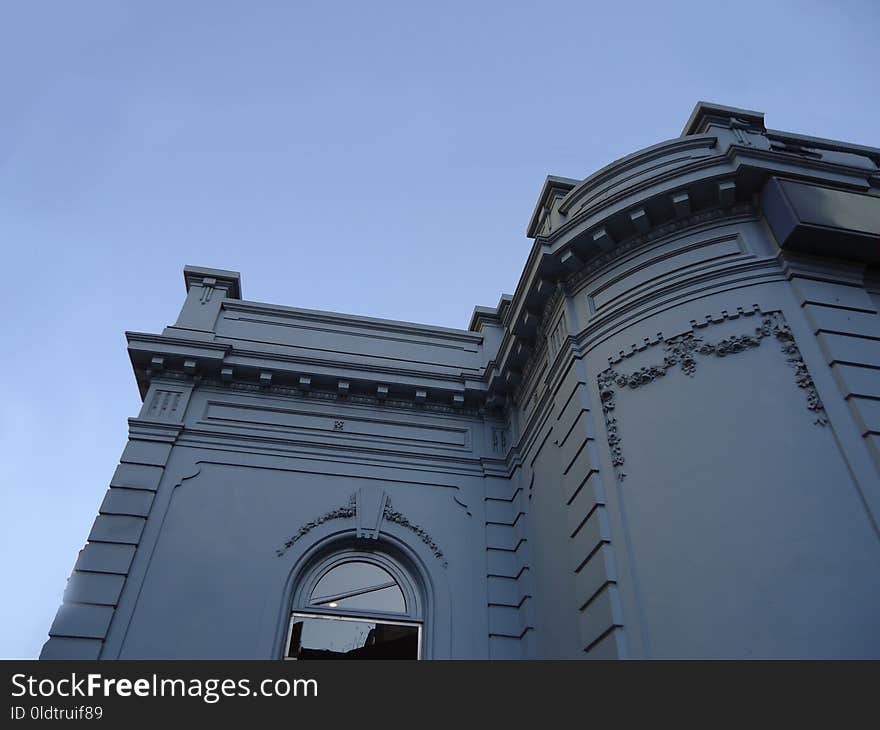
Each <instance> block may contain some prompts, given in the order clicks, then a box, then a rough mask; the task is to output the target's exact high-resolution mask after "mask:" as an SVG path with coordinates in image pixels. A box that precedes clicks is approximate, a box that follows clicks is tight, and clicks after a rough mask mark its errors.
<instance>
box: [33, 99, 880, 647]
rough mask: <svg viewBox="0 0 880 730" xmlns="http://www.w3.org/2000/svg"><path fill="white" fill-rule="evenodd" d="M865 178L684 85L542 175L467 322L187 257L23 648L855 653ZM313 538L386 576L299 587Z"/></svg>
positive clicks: (865, 155)
mask: <svg viewBox="0 0 880 730" xmlns="http://www.w3.org/2000/svg"><path fill="white" fill-rule="evenodd" d="M878 165H880V150H877V149H874V148H869V147H863V146H859V145H852V144H846V143H841V142H834V141H830V140H823V139H816V138H812V137H806V136H803V135H796V134H790V133H784V132H779V131H775V130H768V129H766V127H765V126H764V119H763V115H762V114H760V113H757V112H752V111H747V110H743V109H732V108H728V107H722V106H717V105H712V104H706V103H700V104H698V105H697V107H696V109H695V110H694V112H693V114H692V115H691V118H690V119H689V121H688V123H687V125H686V127H685V129H684V131H683V133H682V135H681V136H680V137H679V138H677V139H674V140H671V141H668V142H663V143H660V144H657V145H654V146H652V147H649V148H647V149H645V150H641V151H639V152H636V153H634V154H632V155H629V156H627V157H625V158H623V159H621V160H618V161H616V162H614V163H613V164H611V165H609V166H607V167H606V168H603V169H602V170H599V171H598V172H596V173H595V174H593V175H591V176H590V177H588V178H586V179H584V180H572V179H566V178H557V177H549V178H548V179H547V181H546V183H545V185H544V188H543V190H542V192H541V195H540V198H539V200H538V204H537V206H536V208H535V211H534V214H533V216H532V218H531V221H530V223H529V228H528V235H529V237H530V238H533V239H534V245H533V247H532V251H531V255H530V257H529V259H528V261H527V264H526V267H525V270H524V271H523V274H522V277H521V279H520V281H519V283H518V285H517V287H516V291H515V293H514V294H513V295H512V296H503V297H502V298H501V301H500V302H499V304H498V306H497V307H495V308H488V307H477V308H476V309H475V310H474V315H473V317H472V320H471V323H470V327H469V329H468V330H452V329H445V328H438V327H431V326H426V325H419V324H411V323H403V322H393V321H388V320H378V319H371V318H367V317H360V316H349V315H340V314H334V313H328V312H317V311H311V310H303V309H296V308H291V307H283V306H276V305H268V304H260V303H255V302H249V301H247V300H244V299H243V298H242V294H241V284H240V278H239V275H238V274H237V273H235V272H228V271H219V270H215V269H201V268H194V267H187V269H186V270H185V272H184V273H185V280H186V286H187V297H186V300H185V303H184V305H183V307H182V310H181V313H180V317H179V319H178V321H177V322H176V323H175V324H174V325H172V326H170V327H167V328H165V330H164V331H163V332H162V334H159V335H154V334H143V333H128V335H127V336H128V342H129V352H130V355H131V360H132V364H133V366H134V370H135V374H136V376H137V382H138V385H139V387H140V390H141V394H142V396H143V398H144V405H143V408H142V410H141V412H140V414H139V415H138V417H136V418H132V419H131V420H130V440H129V443H128V446H127V447H126V449H125V451H124V453H123V455H122V458H121V462H120V465H119V467H118V469H117V471H116V474H115V476H114V478H113V480H112V482H111V484H110V488H109V490H108V492H107V495H106V498H105V499H104V502H103V503H102V505H101V508H100V515H99V516H98V518H97V519H96V521H95V524H94V526H93V528H92V531H91V533H90V535H89V541H88V543H87V545H86V546H85V548H84V549H83V551H81V553H80V556H79V558H78V560H77V563H76V566H75V569H74V572H73V574H72V576H71V579H70V581H69V584H68V589H67V592H66V594H65V602H64V604H63V605H62V607H61V608H60V609H59V612H58V615H57V617H56V620H55V622H54V624H53V626H52V629H51V631H50V639H49V641H48V642H47V644H46V645H45V647H44V650H43V654H42V656H43V658H107V659H113V658H273V657H275V658H282V657H284V656H285V655H287V654H288V653H289V652H290V642H291V634H292V632H293V633H295V632H296V631H299V630H300V629H301V627H300V629H298V628H296V626H297V624H296V617H295V616H294V618H293V619H292V618H291V616H292V614H294V613H296V612H297V611H305V615H306V620H307V621H312V622H315V621H318V619H321V620H323V619H324V618H326V619H328V620H330V619H334V620H337V619H338V620H340V621H342V620H350V619H355V618H358V617H360V619H363V620H366V619H367V618H369V620H370V621H372V622H373V623H372V624H371V625H372V626H373V627H374V628H373V629H371V630H370V634H369V637H371V638H366V639H364V641H365V642H366V644H365V646H366V645H367V644H370V642H378V643H376V644H375V646H377V647H380V648H381V646H380V645H381V642H382V641H383V640H386V639H387V641H388V642H389V644H388V645H390V643H391V642H393V641H397V644H396V646H403V644H402V643H401V642H402V641H404V639H405V640H406V641H409V638H406V637H410V636H412V631H416V630H417V631H418V654H419V656H421V657H425V658H448V657H453V658H572V659H575V658H680V657H693V658H703V657H709V658H711V657H725V658H762V657H774V658H775V657H785V658H789V657H816V658H865V657H871V658H878V657H880V538H878V534H880V533H878V518H880V405H878V404H880V316H878V308H880V275H878V266H880V167H878ZM337 554H338V555H339V556H341V557H340V559H339V560H343V558H344V556H346V555H350V556H355V557H352V558H351V560H353V561H355V562H354V563H352V566H353V567H352V566H350V571H351V572H353V573H354V572H357V570H362V571H363V572H364V575H365V576H368V574H369V573H370V571H371V570H372V571H374V573H373V574H375V575H378V576H380V577H379V578H375V579H368V577H367V578H363V579H362V580H361V579H360V578H359V580H361V583H363V585H362V586H360V584H359V583H358V584H355V583H356V581H355V583H352V585H351V586H342V587H341V588H340V587H337V588H334V590H335V591H336V592H335V593H334V592H333V591H331V592H330V593H327V592H326V591H324V593H326V595H321V596H317V597H315V596H314V595H313V593H314V591H312V588H313V587H314V586H315V585H320V582H319V581H320V579H321V575H317V574H315V573H314V570H315V568H314V566H315V565H319V564H323V563H320V561H327V560H329V561H330V562H329V563H328V565H329V564H333V565H335V564H337V563H338V562H339V560H336V559H335V558H334V555H337ZM357 556H360V558H357ZM370 556H373V558H375V559H373V558H371V557H370ZM356 558H357V560H361V563H363V565H361V564H360V563H357V560H356ZM316 561H317V562H316ZM334 561H335V562H334ZM383 561H384V562H383ZM343 562H344V560H343ZM367 564H369V566H372V567H364V566H367ZM359 566H360V567H359ZM383 566H384V567H383ZM386 569H387V573H388V575H391V576H392V578H390V579H388V580H385V578H383V577H382V576H383V575H384V574H383V573H382V572H381V571H382V570H386ZM376 571H379V572H376ZM329 580H330V579H329V578H328V581H329ZM371 580H372V583H371V582H370V581H371ZM383 581H385V582H383ZM306 585H308V586H309V590H308V591H306V589H305V588H304V586H306ZM395 585H396V586H399V590H400V592H401V595H404V596H405V597H404V599H403V600H404V603H405V604H406V606H405V608H404V609H400V607H399V606H398V605H397V604H395V603H381V602H375V601H374V598H373V597H375V596H380V595H391V593H394V591H396V590H398V589H397V588H395V587H394V586H395ZM358 586H360V587H358ZM315 590H316V591H317V588H315ZM328 590H329V589H328ZM304 591H306V592H305V593H304ZM309 591H312V592H309ZM317 592H318V593H321V592H322V591H317ZM383 592H384V593H383ZM303 596H306V598H303ZM308 596H311V598H309V597H308ZM394 596H397V593H394ZM376 600H378V599H376ZM395 600H398V599H397V598H395ZM370 601H374V602H373V603H370ZM343 604H344V605H343ZM330 606H332V607H334V608H333V610H334V611H336V612H337V613H338V614H339V615H338V616H330V614H331V613H332V611H331V609H330V608H328V607H330ZM364 607H366V608H364ZM309 611H312V613H309ZM395 611H397V613H395ZM328 625H329V624H328ZM337 625H341V624H334V626H337ZM383 627H384V628H383ZM389 627H390V628H389ZM401 627H403V628H401ZM407 627H410V628H407ZM412 627H415V628H412ZM383 631H384V632H385V633H383ZM407 631H410V633H409V634H406V637H404V633H406V632H407ZM383 636H384V637H385V639H383V638H382V637H383ZM377 637H378V638H377ZM389 637H390V638H389ZM401 637H403V638H401ZM371 646H372V645H371ZM407 646H408V645H407ZM313 648H314V647H313ZM317 648H320V647H317ZM378 650H380V649H376V651H378Z"/></svg>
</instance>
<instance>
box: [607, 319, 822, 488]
mask: <svg viewBox="0 0 880 730" xmlns="http://www.w3.org/2000/svg"><path fill="white" fill-rule="evenodd" d="M754 314H758V315H761V312H760V311H759V310H758V308H757V307H755V310H754V311H749V312H743V310H742V309H739V313H738V314H736V315H732V316H730V315H727V313H726V312H725V313H724V314H723V315H722V317H720V318H717V319H712V318H707V323H705V324H697V323H696V322H691V327H692V330H691V332H687V333H685V334H683V335H679V336H678V337H673V338H672V339H669V340H665V339H663V337H662V336H658V339H657V340H656V341H655V342H649V341H646V345H645V346H641V347H638V348H636V347H633V351H636V350H644V349H646V347H651V346H655V345H659V344H661V343H662V346H663V351H664V356H663V362H662V363H658V364H656V365H649V366H647V367H642V368H639V369H638V370H635V371H633V372H632V373H630V374H628V375H627V374H624V373H621V372H618V371H617V370H615V369H614V364H616V363H618V362H620V361H621V360H622V359H623V357H629V356H630V355H631V353H630V354H624V353H621V356H620V357H617V358H616V359H615V358H609V361H610V362H611V365H610V366H609V367H608V368H607V369H606V370H604V371H602V372H601V373H599V376H598V383H599V397H600V401H601V404H602V413H603V415H604V419H605V430H606V432H607V435H608V447H609V449H610V450H611V463H612V465H613V466H614V469H615V471H616V472H617V477H618V479H620V480H621V481H622V480H623V479H624V478H625V477H626V474H625V473H624V472H623V471H622V467H623V464H624V461H625V459H624V456H623V447H622V445H621V437H620V431H619V427H618V423H617V418H616V417H615V414H614V410H615V398H616V396H617V392H618V391H619V390H624V389H627V388H629V389H630V390H636V389H638V388H641V387H644V386H645V385H648V384H649V383H652V382H654V381H655V380H657V379H658V378H662V377H664V376H665V375H666V372H667V371H668V370H669V369H670V368H674V367H678V368H679V369H680V370H681V371H682V372H683V373H684V374H685V375H687V376H688V377H694V374H695V373H696V370H697V363H698V357H697V356H704V357H711V356H714V357H728V356H730V355H734V354H736V353H739V352H744V351H746V350H751V349H754V348H756V347H760V346H761V343H762V342H763V341H764V340H765V339H767V338H773V339H775V340H776V341H777V342H778V343H779V346H780V350H781V351H782V353H783V354H784V355H785V359H786V362H788V364H789V365H790V366H791V367H792V368H793V369H794V379H795V382H796V383H797V385H798V387H799V388H803V390H804V392H805V394H806V401H807V403H806V405H807V410H809V411H810V412H812V413H814V414H815V415H816V418H815V419H814V421H813V423H814V424H816V425H818V426H826V425H827V424H828V417H827V415H826V413H825V408H824V407H823V405H822V401H821V399H820V398H819V393H818V392H817V391H816V387H815V385H814V384H813V379H812V377H811V376H810V373H809V371H808V370H807V366H806V363H804V359H803V356H802V355H801V352H800V350H799V349H798V347H797V345H796V344H795V341H794V335H793V334H792V332H791V328H790V327H789V326H788V324H787V323H786V321H785V319H784V318H783V316H782V313H781V312H771V313H768V314H763V315H761V316H762V317H763V318H762V320H761V324H760V325H759V326H758V327H756V328H755V330H754V334H746V335H733V336H731V337H727V338H724V339H722V340H719V341H718V342H715V343H711V342H706V341H705V340H704V339H703V338H702V337H701V336H700V335H699V334H697V332H696V329H697V328H698V327H705V326H706V325H707V324H714V323H717V322H722V321H724V320H725V319H736V318H737V317H739V316H741V315H744V316H751V315H754Z"/></svg>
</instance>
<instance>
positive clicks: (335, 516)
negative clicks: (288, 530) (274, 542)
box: [275, 493, 357, 557]
mask: <svg viewBox="0 0 880 730" xmlns="http://www.w3.org/2000/svg"><path fill="white" fill-rule="evenodd" d="M356 513H357V493H355V494H352V495H351V497H350V498H349V500H348V503H347V504H345V505H343V506H342V507H337V508H336V509H332V510H330V511H329V512H325V513H324V514H322V515H321V516H320V517H316V518H315V519H314V520H312V521H311V522H306V524H304V525H303V526H302V527H300V528H299V530H297V531H296V532H295V533H294V535H293V536H292V537H291V538H290V539H289V540H287V542H285V543H284V546H283V547H281V548H279V549H278V550H276V551H275V554H276V555H278V557H281V556H282V555H284V553H286V552H287V551H288V550H290V548H292V547H293V546H294V545H295V544H296V542H297V541H298V540H301V539H302V538H303V537H305V536H306V535H308V534H309V533H310V532H311V531H312V530H314V529H315V528H316V527H318V526H319V525H323V524H324V523H325V522H330V520H344V519H349V518H351V517H354V516H355V514H356Z"/></svg>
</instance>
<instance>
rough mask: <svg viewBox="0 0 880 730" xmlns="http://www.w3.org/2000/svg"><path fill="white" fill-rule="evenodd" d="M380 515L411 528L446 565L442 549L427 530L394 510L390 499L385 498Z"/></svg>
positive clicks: (444, 565) (408, 528)
mask: <svg viewBox="0 0 880 730" xmlns="http://www.w3.org/2000/svg"><path fill="white" fill-rule="evenodd" d="M382 516H383V517H384V518H385V519H386V520H388V521H389V522H394V523H395V524H398V525H400V526H401V527H405V528H406V529H407V530H411V531H412V532H414V533H415V534H416V535H418V537H419V539H421V541H422V542H423V543H425V545H427V546H428V549H429V550H430V551H431V552H432V553H434V557H435V558H437V560H439V561H440V562H441V563H442V564H443V567H444V568H445V567H447V565H448V563H447V562H446V558H445V557H444V555H443V551H442V550H441V549H440V548H439V547H437V543H436V542H434V538H432V537H431V535H430V534H429V533H428V531H427V530H425V529H424V528H423V527H420V526H419V525H417V524H415V523H413V522H410V521H409V519H408V518H407V517H406V515H404V514H403V513H402V512H398V511H397V510H395V509H394V507H393V506H392V505H391V500H390V499H386V500H385V508H384V510H383V512H382Z"/></svg>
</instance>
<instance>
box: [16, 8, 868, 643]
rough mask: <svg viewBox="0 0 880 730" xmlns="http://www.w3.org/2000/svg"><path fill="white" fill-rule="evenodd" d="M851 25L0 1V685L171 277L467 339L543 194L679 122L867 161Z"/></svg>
mask: <svg viewBox="0 0 880 730" xmlns="http://www.w3.org/2000/svg"><path fill="white" fill-rule="evenodd" d="M878 32H880V6H878V5H877V4H876V3H872V2H858V1H852V2H846V1H843V2H826V3H816V2H808V1H804V2H760V3H756V2H751V1H749V0H740V1H739V2H736V3H733V4H731V3H716V4H713V3H706V2H700V3H674V2H672V3H655V2H644V3H643V2H621V3H591V2H585V1H584V0H581V1H580V2H571V3H569V2H566V1H559V2H554V3H552V4H540V3H517V2H515V1H514V2H503V3H488V2H478V1H475V0H471V1H470V2H457V1H452V2H443V3H436V2H433V3H418V2H408V3H407V2H404V3H385V2H381V1H380V0H377V1H376V2H372V3H346V2H337V3H332V4H331V3H318V2H316V3H309V2H283V3H282V2H278V3H275V2H252V3H243V2H241V3H223V2H187V3H179V2H178V3H165V2H158V1H156V0H151V2H138V3H132V2H121V1H118V0H115V1H112V2H111V1H108V2H92V1H90V0H80V1H79V2H76V3H73V2H63V1H61V0H58V1H57V2H44V1H42V0H33V1H31V2H18V3H15V2H11V3H6V4H4V6H3V8H2V10H0V94H2V97H0V98H2V109H3V112H2V114H0V251H2V257H3V261H4V263H5V268H4V272H3V273H4V276H3V279H2V281H3V286H4V290H5V291H4V294H5V297H4V300H5V302H6V304H5V307H6V311H7V313H8V315H9V316H8V317H7V319H6V326H5V328H4V339H5V341H6V343H7V345H6V353H7V354H6V356H5V357H4V358H2V360H0V368H2V373H0V375H2V383H3V393H2V398H0V449H2V460H0V469H2V471H0V513H2V515H3V529H2V531H0V561H2V570H3V575H4V581H5V584H6V585H7V589H6V591H5V592H4V598H5V600H3V601H2V603H0V657H5V658H9V657H33V656H36V655H37V654H38V653H39V650H40V647H41V646H42V643H43V642H44V641H45V639H46V632H47V631H48V628H49V626H50V624H51V622H52V619H53V617H54V614H55V610H56V609H57V607H58V605H59V603H60V601H61V594H62V592H63V589H64V584H65V581H66V579H67V576H68V575H69V573H70V570H71V568H72V566H73V563H74V560H75V558H76V554H77V551H78V550H79V549H80V548H81V547H82V545H83V543H84V542H85V539H86V536H87V534H88V531H89V529H90V527H91V523H92V521H93V519H94V517H95V515H96V513H97V509H98V506H99V504H100V502H101V499H102V497H103V494H104V492H105V490H106V488H107V484H108V482H109V480H110V477H111V476H112V474H113V471H114V469H115V467H116V464H117V462H118V459H119V456H120V453H121V451H122V448H123V446H124V445H125V440H126V435H127V432H126V429H127V424H126V418H128V417H129V416H134V415H137V412H138V409H139V407H140V401H139V397H138V394H137V389H136V387H135V383H134V377H133V375H132V372H131V367H130V365H129V362H128V357H127V355H126V351H125V339H124V337H123V332H124V331H125V330H135V331H146V332H159V331H161V329H162V327H164V326H165V325H167V324H170V323H172V322H173V321H174V320H175V319H176V316H177V311H178V309H179V307H180V305H181V303H182V301H183V297H184V285H183V277H182V274H181V270H182V268H183V266H184V265H185V264H194V265H201V266H212V267H218V268H227V269H234V270H237V271H240V272H241V273H242V283H243V289H244V296H245V298H246V299H249V300H256V301H268V302H274V303H279V304H285V305H290V306H302V307H309V308H316V309H331V310H335V311H342V312H352V313H358V314H365V315H372V316H378V317H390V318H394V319H405V320H412V321H418V322H426V323H431V324H438V325H444V326H449V327H461V328H465V327H466V326H467V322H468V318H469V316H470V312H471V310H472V308H473V306H474V305H476V304H487V305H494V304H495V303H496V302H497V301H498V296H499V294H500V293H501V292H504V291H513V289H514V287H515V286H516V282H517V280H518V278H519V274H520V270H521V267H522V265H523V263H524V261H525V258H526V255H527V253H528V250H529V243H530V242H529V241H528V240H527V239H526V238H525V227H526V223H527V222H528V219H529V216H530V215H531V212H532V208H533V206H534V204H535V200H536V198H537V195H538V193H539V191H540V188H541V185H542V183H543V180H544V177H545V176H546V175H548V174H554V175H562V176H566V177H576V178H581V177H585V176H586V175H588V174H590V173H591V172H593V171H595V170H596V169H597V168H599V167H602V166H603V165H605V164H607V163H608V162H610V161H612V160H614V159H616V158H618V157H621V156H623V155H625V154H628V153H630V152H633V151H635V150H636V149H639V148H641V147H645V146H647V145H650V144H653V143H655V142H659V141H662V140H664V139H669V138H671V137H675V136H677V135H678V134H679V132H680V131H681V128H682V126H683V125H684V122H685V121H686V119H687V117H688V115H689V114H690V112H691V109H692V108H693V106H694V104H695V102H696V101H697V100H699V99H707V100H711V101H716V102H720V103H723V104H728V105H732V106H742V107H747V108H751V109H757V110H761V111H764V112H765V113H766V121H767V124H768V126H770V127H772V128H774V129H785V130H790V131H798V132H803V133H806V134H812V135H816V136H824V137H831V138H835V139H842V140H847V141H852V142H857V143H862V144H869V145H875V146H880V127H878V122H877V120H878V119H880V95H878V93H877V91H878V82H877V37H878Z"/></svg>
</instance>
